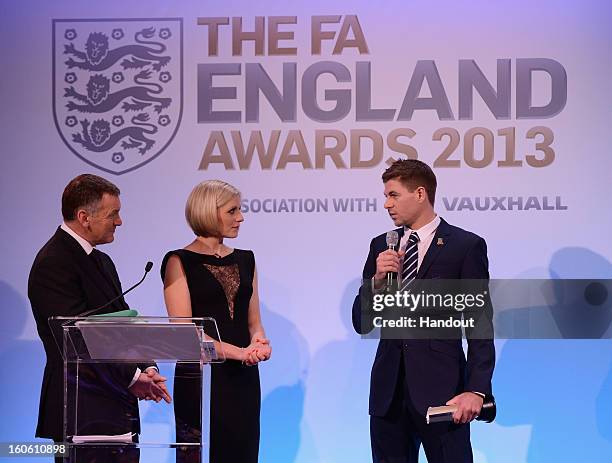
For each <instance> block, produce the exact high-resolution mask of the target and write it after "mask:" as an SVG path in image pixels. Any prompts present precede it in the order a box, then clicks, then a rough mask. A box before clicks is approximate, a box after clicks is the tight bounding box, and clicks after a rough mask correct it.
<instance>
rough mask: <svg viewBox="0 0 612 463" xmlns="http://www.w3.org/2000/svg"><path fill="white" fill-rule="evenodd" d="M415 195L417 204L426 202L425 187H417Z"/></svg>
mask: <svg viewBox="0 0 612 463" xmlns="http://www.w3.org/2000/svg"><path fill="white" fill-rule="evenodd" d="M416 194H417V199H418V200H419V202H423V201H427V192H426V191H425V187H422V186H419V187H417V189H416Z"/></svg>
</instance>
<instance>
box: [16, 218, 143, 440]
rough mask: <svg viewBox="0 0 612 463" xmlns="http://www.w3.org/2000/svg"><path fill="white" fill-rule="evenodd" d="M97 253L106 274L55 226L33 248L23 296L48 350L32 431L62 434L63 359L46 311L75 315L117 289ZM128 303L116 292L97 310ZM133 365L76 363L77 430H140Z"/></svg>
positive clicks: (99, 303)
mask: <svg viewBox="0 0 612 463" xmlns="http://www.w3.org/2000/svg"><path fill="white" fill-rule="evenodd" d="M102 254H103V253H102ZM102 257H103V261H104V267H105V269H106V270H107V272H106V274H107V275H106V276H105V275H104V274H103V273H102V272H101V271H100V269H99V268H98V266H97V265H96V263H95V262H94V261H93V259H92V258H91V257H90V256H88V255H87V254H86V253H85V251H84V250H83V248H82V247H81V245H80V244H79V243H78V242H77V241H76V240H75V239H74V238H72V237H71V236H70V235H69V234H68V233H66V232H65V231H63V230H62V229H60V228H58V229H57V231H56V232H55V234H54V235H53V236H52V237H51V239H50V240H49V241H48V242H47V243H46V244H45V245H44V246H43V248H42V249H41V250H40V251H39V252H38V254H37V256H36V259H35V260H34V263H33V265H32V269H31V271H30V277H29V280H28V297H29V299H30V303H31V305H32V312H33V314H34V319H35V320H36V327H37V329H38V334H39V336H40V339H41V340H42V342H43V345H44V348H45V353H46V356H47V363H46V365H45V371H44V376H43V383H42V388H41V395H40V406H39V412H38V426H37V428H36V436H37V437H48V438H52V439H54V440H62V439H63V404H64V396H63V360H62V355H61V352H60V350H59V347H58V344H57V343H56V341H55V339H54V336H53V333H52V331H51V327H50V325H49V322H48V319H49V317H52V316H78V315H79V314H81V313H83V312H85V311H87V310H92V309H96V308H97V307H100V306H102V305H103V304H106V303H107V302H108V301H110V300H111V299H113V298H114V297H116V296H118V295H119V294H121V283H120V282H119V277H118V275H117V271H116V269H115V265H114V264H113V262H112V260H111V259H110V257H108V256H107V255H106V254H103V255H102ZM109 276H110V277H111V281H109ZM127 308H129V307H128V306H127V304H126V303H125V301H124V300H123V298H120V299H119V300H117V301H115V302H113V303H112V304H111V305H109V306H108V307H107V308H105V309H103V310H102V311H101V312H102V313H109V312H114V311H117V310H123V309H127ZM135 371H136V366H135V365H123V366H109V365H101V364H98V365H91V364H90V365H85V366H81V370H80V371H79V374H80V376H79V377H80V378H82V382H81V383H80V384H82V387H80V389H79V423H80V425H79V429H77V430H76V433H80V434H117V433H125V432H139V429H138V428H139V418H138V403H137V399H136V398H135V397H134V396H133V395H132V394H130V393H129V391H128V390H127V387H128V385H129V383H130V382H131V380H132V379H133V377H134V374H135ZM70 376H71V375H69V377H70ZM72 433H75V430H73V429H69V434H72Z"/></svg>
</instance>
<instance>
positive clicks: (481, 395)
mask: <svg viewBox="0 0 612 463" xmlns="http://www.w3.org/2000/svg"><path fill="white" fill-rule="evenodd" d="M470 392H472V393H473V394H476V395H479V396H480V397H482V400H484V399H485V397H486V395H485V394H483V393H482V392H478V391H470Z"/></svg>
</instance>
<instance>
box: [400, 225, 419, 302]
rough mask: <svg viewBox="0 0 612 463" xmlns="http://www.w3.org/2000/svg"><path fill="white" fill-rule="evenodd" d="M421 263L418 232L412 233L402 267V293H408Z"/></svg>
mask: <svg viewBox="0 0 612 463" xmlns="http://www.w3.org/2000/svg"><path fill="white" fill-rule="evenodd" d="M418 263H419V235H417V232H414V231H413V232H412V233H410V236H409V237H408V244H407V245H406V253H405V254H404V263H403V265H402V287H401V291H406V289H407V288H408V286H409V285H410V283H412V280H414V279H415V278H416V275H417V266H418Z"/></svg>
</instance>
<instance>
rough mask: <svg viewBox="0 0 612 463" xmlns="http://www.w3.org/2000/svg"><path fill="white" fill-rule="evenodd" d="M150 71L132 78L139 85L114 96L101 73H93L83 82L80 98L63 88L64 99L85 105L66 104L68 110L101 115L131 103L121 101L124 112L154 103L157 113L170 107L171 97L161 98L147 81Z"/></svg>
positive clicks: (159, 90) (153, 86) (73, 92)
mask: <svg viewBox="0 0 612 463" xmlns="http://www.w3.org/2000/svg"><path fill="white" fill-rule="evenodd" d="M150 76H151V71H149V70H147V69H145V70H143V71H141V72H139V73H138V74H137V75H136V76H135V77H134V82H135V83H136V84H138V85H139V86H135V87H129V88H124V89H122V90H119V91H118V92H115V93H110V79H109V78H108V77H105V76H103V75H101V74H95V75H93V76H91V77H90V78H89V81H88V82H87V95H83V94H81V93H79V92H77V91H76V90H75V88H74V87H72V86H71V87H68V88H66V89H65V93H64V96H65V97H68V98H74V99H75V100H77V101H80V102H83V103H85V104H76V103H75V102H74V101H69V102H68V103H66V107H67V108H68V111H75V110H76V111H78V112H81V113H105V112H107V111H110V110H112V109H114V108H115V107H116V106H117V105H118V104H119V103H120V102H122V101H123V100H125V99H127V98H131V103H129V102H127V101H126V102H124V103H123V105H122V106H121V108H122V109H123V110H124V111H140V110H142V109H144V108H146V107H148V106H150V105H152V104H154V109H155V112H157V113H161V112H162V110H163V109H165V108H167V107H168V106H170V103H172V99H171V98H161V97H159V96H156V95H159V94H161V93H162V92H163V87H162V86H161V85H159V84H156V83H153V82H147V81H146V80H145V79H148V78H149V77H150Z"/></svg>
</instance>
